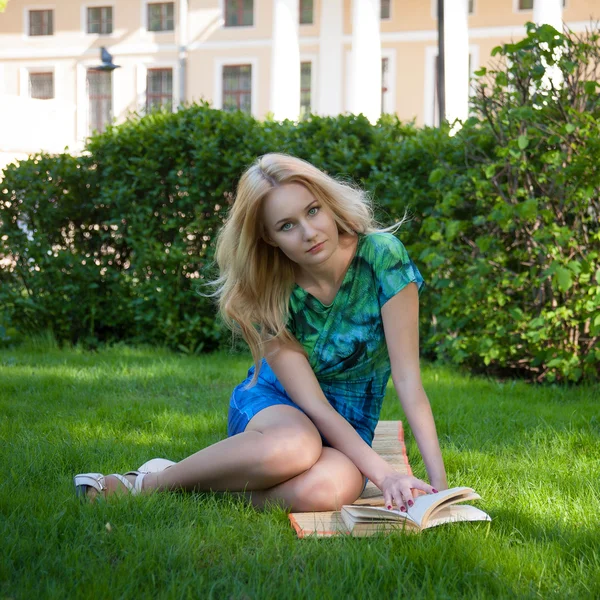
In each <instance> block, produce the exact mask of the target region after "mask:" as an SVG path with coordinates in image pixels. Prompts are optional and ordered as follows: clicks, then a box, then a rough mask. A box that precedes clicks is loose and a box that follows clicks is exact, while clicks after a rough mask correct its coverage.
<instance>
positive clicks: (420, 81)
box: [0, 0, 600, 168]
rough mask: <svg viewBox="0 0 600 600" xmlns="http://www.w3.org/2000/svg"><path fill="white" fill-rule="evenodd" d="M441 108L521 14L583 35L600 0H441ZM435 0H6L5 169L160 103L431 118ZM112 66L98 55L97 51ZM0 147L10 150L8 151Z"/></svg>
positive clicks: (283, 114) (0, 152) (77, 142)
mask: <svg viewBox="0 0 600 600" xmlns="http://www.w3.org/2000/svg"><path fill="white" fill-rule="evenodd" d="M444 5H445V14H446V17H445V20H446V27H445V47H446V51H445V65H446V66H445V71H446V81H447V82H448V83H447V87H446V114H447V116H448V118H450V119H453V118H454V117H458V118H463V117H464V116H465V115H466V110H467V103H468V94H469V74H470V73H471V74H472V73H473V71H475V70H476V69H477V68H479V66H481V65H485V64H487V63H488V61H489V60H490V53H491V50H492V48H494V47H495V46H497V45H499V44H501V43H504V42H507V41H510V40H511V39H515V40H517V39H519V38H521V37H523V36H524V33H525V27H524V25H525V23H526V22H527V21H534V20H535V21H536V22H550V23H552V24H554V25H555V26H560V24H561V22H562V21H564V22H565V23H566V25H567V26H569V27H570V28H571V29H573V30H575V31H581V30H583V29H585V28H586V27H587V26H589V23H590V17H599V16H600V0H444ZM437 39H438V31H437V0H175V1H173V2H157V1H154V0H9V2H8V5H7V8H6V10H5V12H4V13H0V168H1V167H2V161H3V162H4V163H6V162H7V161H8V160H9V159H10V158H11V157H19V156H24V155H26V154H27V153H30V152H35V151H38V150H40V149H44V150H47V151H51V152H56V151H62V150H63V149H64V148H65V147H69V149H70V151H72V152H77V151H79V150H81V148H82V147H83V143H84V141H85V139H86V137H87V136H88V135H89V134H90V133H91V132H92V131H94V130H103V129H104V127H106V124H107V123H108V122H110V121H112V120H116V122H120V121H123V120H124V119H126V118H127V116H128V115H129V114H131V113H132V112H137V113H143V112H145V111H147V110H150V109H152V107H154V106H158V105H166V106H169V107H171V108H172V109H173V110H176V108H177V107H178V106H179V105H180V104H181V103H182V102H186V103H189V102H194V101H198V100H201V99H204V100H208V101H210V102H211V103H212V105H213V106H214V107H216V108H220V109H224V110H238V109H239V110H245V111H248V112H251V113H252V114H253V115H255V116H256V117H257V118H263V117H264V116H265V115H267V114H268V113H272V114H273V115H274V116H275V118H279V119H282V118H290V119H298V118H301V116H302V114H304V113H305V112H307V111H312V112H315V113H317V114H327V115H335V114H339V113H343V112H362V113H364V114H365V115H367V116H368V117H369V118H370V119H371V120H376V118H377V117H378V116H379V115H380V114H381V112H391V113H396V114H398V116H399V117H400V118H401V119H403V120H412V119H415V121H416V123H417V124H418V125H423V124H429V125H434V124H436V122H437V108H436V68H437V67H436V65H437V54H438V45H437ZM102 47H104V48H105V49H106V50H107V51H108V53H110V55H112V63H113V64H114V65H115V66H117V67H118V68H114V69H113V68H112V67H111V65H110V64H109V63H108V66H107V63H105V64H103V63H102V62H101V56H100V53H101V48H102ZM2 157H3V158H2Z"/></svg>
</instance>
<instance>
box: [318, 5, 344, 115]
mask: <svg viewBox="0 0 600 600" xmlns="http://www.w3.org/2000/svg"><path fill="white" fill-rule="evenodd" d="M343 17H344V5H343V0H326V1H324V2H322V3H321V22H320V35H319V71H318V73H317V77H318V82H319V84H318V90H319V97H318V99H317V103H316V111H315V112H317V113H319V114H321V115H327V116H336V115H339V114H340V113H341V112H342V73H343V70H344V69H343V63H342V52H343V46H344V43H343V33H344V32H343Z"/></svg>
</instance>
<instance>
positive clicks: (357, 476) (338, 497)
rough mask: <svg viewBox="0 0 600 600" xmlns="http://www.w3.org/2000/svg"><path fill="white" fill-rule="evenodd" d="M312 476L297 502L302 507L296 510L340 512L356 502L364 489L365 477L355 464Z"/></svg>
mask: <svg viewBox="0 0 600 600" xmlns="http://www.w3.org/2000/svg"><path fill="white" fill-rule="evenodd" d="M348 462H349V461H348ZM311 475H313V476H312V477H310V478H308V477H307V481H306V485H305V486H303V489H302V490H301V491H300V494H299V497H298V498H297V500H298V504H299V505H301V507H300V508H296V510H302V511H316V512H319V511H329V510H340V508H341V507H342V505H344V504H352V503H353V502H355V501H356V500H357V498H358V497H359V496H360V494H361V492H362V489H363V476H362V474H361V473H360V471H359V470H358V469H357V468H356V467H355V466H354V465H353V464H347V465H344V466H343V467H342V468H338V469H336V470H335V472H321V473H314V474H312V473H311Z"/></svg>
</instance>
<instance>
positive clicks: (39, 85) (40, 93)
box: [29, 73, 54, 100]
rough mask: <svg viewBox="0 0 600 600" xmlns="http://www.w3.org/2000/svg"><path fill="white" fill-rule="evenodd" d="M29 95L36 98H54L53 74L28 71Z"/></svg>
mask: <svg viewBox="0 0 600 600" xmlns="http://www.w3.org/2000/svg"><path fill="white" fill-rule="evenodd" d="M29 96H30V98H37V99H38V100H50V99H52V98H54V74H53V73H29Z"/></svg>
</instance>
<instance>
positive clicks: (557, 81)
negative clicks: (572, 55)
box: [533, 0, 564, 91]
mask: <svg viewBox="0 0 600 600" xmlns="http://www.w3.org/2000/svg"><path fill="white" fill-rule="evenodd" d="M533 20H534V22H535V23H536V24H537V25H552V27H554V29H556V30H557V31H559V32H560V33H562V31H563V19H562V0H533ZM561 54H562V51H561V50H560V49H559V48H556V49H555V50H554V57H553V58H554V59H555V60H557V59H558V58H560V56H561ZM542 63H543V65H544V67H546V72H545V73H544V77H543V78H542V80H541V82H540V87H541V89H543V90H548V91H549V90H551V89H552V87H554V88H555V89H558V88H560V87H561V86H562V84H563V81H564V77H563V74H562V71H561V70H560V68H559V67H558V65H552V66H549V65H548V64H547V62H546V60H545V59H544V58H543V57H542Z"/></svg>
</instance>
